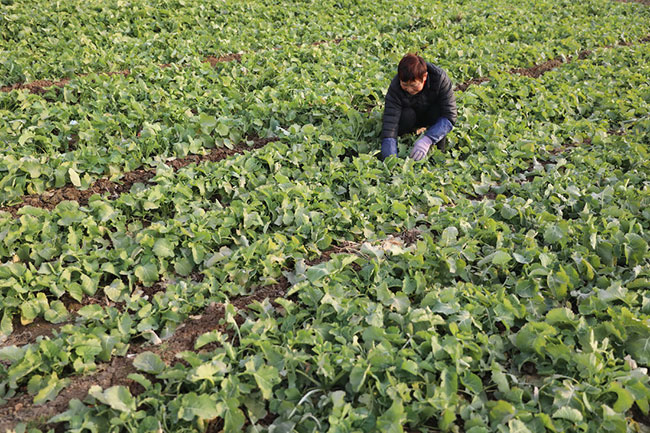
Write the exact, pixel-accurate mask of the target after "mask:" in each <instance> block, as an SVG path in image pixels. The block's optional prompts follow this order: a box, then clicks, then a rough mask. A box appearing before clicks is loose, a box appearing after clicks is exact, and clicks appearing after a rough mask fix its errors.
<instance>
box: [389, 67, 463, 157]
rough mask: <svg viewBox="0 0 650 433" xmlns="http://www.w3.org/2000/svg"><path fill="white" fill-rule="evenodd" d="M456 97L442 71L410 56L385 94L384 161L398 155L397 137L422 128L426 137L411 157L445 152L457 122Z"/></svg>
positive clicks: (421, 140) (417, 143)
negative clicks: (447, 137)
mask: <svg viewBox="0 0 650 433" xmlns="http://www.w3.org/2000/svg"><path fill="white" fill-rule="evenodd" d="M456 116H457V112H456V96H454V90H453V89H452V85H451V80H450V79H449V77H448V76H447V74H446V73H445V71H443V70H442V69H440V68H439V67H437V66H435V65H433V64H431V63H428V62H425V61H424V59H422V57H420V56H418V55H415V54H407V55H406V56H404V57H403V58H402V60H400V62H399V65H398V66H397V76H395V78H393V80H392V81H391V83H390V86H389V87H388V92H387V93H386V106H385V108H384V116H383V127H382V133H381V138H382V140H381V157H382V159H385V158H387V157H389V156H391V155H397V137H398V136H400V135H403V134H407V133H410V132H415V131H417V130H418V129H420V128H424V129H426V130H425V132H424V134H423V135H422V136H421V137H420V138H418V139H417V140H416V141H415V143H414V144H413V148H412V149H411V153H410V157H411V158H413V159H414V160H416V161H419V160H421V159H422V158H424V157H425V156H426V154H427V152H428V151H429V148H430V147H431V145H433V144H435V145H436V146H437V147H438V148H439V149H441V150H444V149H445V144H446V139H445V137H446V135H447V134H448V133H449V131H451V129H452V128H453V125H454V123H455V122H456Z"/></svg>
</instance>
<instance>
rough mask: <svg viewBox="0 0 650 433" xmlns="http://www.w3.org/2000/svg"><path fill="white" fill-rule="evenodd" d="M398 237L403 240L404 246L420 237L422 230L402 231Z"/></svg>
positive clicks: (411, 243)
mask: <svg viewBox="0 0 650 433" xmlns="http://www.w3.org/2000/svg"><path fill="white" fill-rule="evenodd" d="M398 237H399V238H400V239H401V240H403V241H404V244H405V245H406V246H410V245H413V244H414V243H416V242H417V241H419V240H420V239H422V232H421V231H420V230H418V229H410V230H406V231H403V232H402V233H400V234H399V235H398Z"/></svg>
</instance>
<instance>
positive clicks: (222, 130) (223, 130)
mask: <svg viewBox="0 0 650 433" xmlns="http://www.w3.org/2000/svg"><path fill="white" fill-rule="evenodd" d="M229 132H230V127H228V125H226V124H225V123H223V122H220V123H219V126H217V133H218V134H219V135H221V136H222V137H225V136H226V135H228V133H229Z"/></svg>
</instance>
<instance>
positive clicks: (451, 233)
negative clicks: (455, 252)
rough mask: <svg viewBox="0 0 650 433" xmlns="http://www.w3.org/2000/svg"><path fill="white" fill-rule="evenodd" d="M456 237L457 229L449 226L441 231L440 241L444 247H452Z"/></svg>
mask: <svg viewBox="0 0 650 433" xmlns="http://www.w3.org/2000/svg"><path fill="white" fill-rule="evenodd" d="M457 237H458V229H457V228H456V227H454V226H449V227H447V228H446V229H444V230H443V231H442V236H441V239H440V240H441V241H442V244H443V245H444V246H449V245H452V244H453V243H455V242H456V238H457Z"/></svg>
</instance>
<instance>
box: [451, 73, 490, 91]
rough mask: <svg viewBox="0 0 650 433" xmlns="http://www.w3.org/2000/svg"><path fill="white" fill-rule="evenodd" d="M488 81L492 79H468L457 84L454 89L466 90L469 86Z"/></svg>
mask: <svg viewBox="0 0 650 433" xmlns="http://www.w3.org/2000/svg"><path fill="white" fill-rule="evenodd" d="M486 81H490V79H489V78H488V77H479V78H472V79H471V80H467V81H465V82H464V83H461V84H459V85H457V86H456V87H455V88H454V90H455V91H460V92H464V91H465V90H467V88H468V87H469V86H473V85H478V84H481V83H485V82H486Z"/></svg>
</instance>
